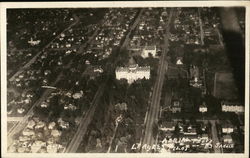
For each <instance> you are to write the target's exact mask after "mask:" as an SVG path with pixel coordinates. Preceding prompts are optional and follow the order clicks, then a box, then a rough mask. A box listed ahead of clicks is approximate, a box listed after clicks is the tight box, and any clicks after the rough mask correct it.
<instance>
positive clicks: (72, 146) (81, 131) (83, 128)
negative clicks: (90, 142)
mask: <svg viewBox="0 0 250 158" xmlns="http://www.w3.org/2000/svg"><path fill="white" fill-rule="evenodd" d="M141 13H142V10H141V11H140V13H139V16H138V17H137V18H136V19H135V21H134V23H133V24H132V26H131V27H130V30H129V33H128V34H127V36H126V39H125V40H124V42H123V43H122V44H121V48H124V47H125V46H126V44H127V43H128V41H129V38H128V37H129V34H130V33H131V30H132V29H134V28H135V27H136V26H137V24H138V23H139V19H140V15H141ZM115 63H116V62H115ZM114 65H116V64H114ZM114 65H113V66H114ZM111 69H112V70H113V68H111ZM108 80H109V78H108V79H107V80H106V82H107V81H108ZM106 82H104V83H103V84H102V85H101V86H100V87H99V89H98V91H97V93H96V95H95V97H94V99H93V102H92V105H91V107H90V109H89V110H88V112H87V113H86V115H85V116H84V117H83V118H82V120H81V121H80V125H79V127H78V129H77V132H76V134H75V135H74V137H73V138H72V140H71V142H70V143H69V145H68V147H67V149H66V150H65V152H67V153H74V152H76V151H77V149H78V147H79V145H80V143H81V141H82V138H83V136H84V135H85V133H86V132H87V129H88V125H89V124H90V123H91V121H92V119H93V116H94V113H95V109H96V107H97V106H98V101H99V100H100V98H101V96H102V94H103V91H104V89H105V87H106Z"/></svg>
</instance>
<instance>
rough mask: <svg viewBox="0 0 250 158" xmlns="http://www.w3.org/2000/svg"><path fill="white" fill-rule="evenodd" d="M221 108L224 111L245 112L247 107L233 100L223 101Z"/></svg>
mask: <svg viewBox="0 0 250 158" xmlns="http://www.w3.org/2000/svg"><path fill="white" fill-rule="evenodd" d="M221 110H222V111H223V112H238V113H243V112H244V111H245V107H244V106H243V105H242V104H240V103H238V102H233V101H222V102H221Z"/></svg>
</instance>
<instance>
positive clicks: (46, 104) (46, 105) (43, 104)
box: [41, 102, 49, 108]
mask: <svg viewBox="0 0 250 158" xmlns="http://www.w3.org/2000/svg"><path fill="white" fill-rule="evenodd" d="M48 105H49V104H48V103H47V102H42V104H41V107H42V108H47V107H48Z"/></svg>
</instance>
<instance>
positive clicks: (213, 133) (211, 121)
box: [209, 120, 222, 153]
mask: <svg viewBox="0 0 250 158" xmlns="http://www.w3.org/2000/svg"><path fill="white" fill-rule="evenodd" d="M209 121H210V123H211V125H212V126H211V130H212V133H211V134H212V140H213V147H214V152H215V153H221V152H222V151H221V150H220V148H215V145H216V143H219V139H218V136H217V135H218V133H217V128H216V124H215V122H216V121H215V120H209Z"/></svg>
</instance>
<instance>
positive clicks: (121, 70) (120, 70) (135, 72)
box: [115, 64, 150, 84]
mask: <svg viewBox="0 0 250 158" xmlns="http://www.w3.org/2000/svg"><path fill="white" fill-rule="evenodd" d="M115 74H116V79H117V80H121V79H126V80H127V81H128V83H129V84H131V83H133V82H134V81H136V80H139V79H143V78H145V79H147V80H148V79H150V66H145V67H140V66H138V64H134V65H130V66H128V67H117V68H116V70H115Z"/></svg>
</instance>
